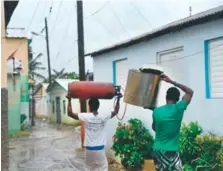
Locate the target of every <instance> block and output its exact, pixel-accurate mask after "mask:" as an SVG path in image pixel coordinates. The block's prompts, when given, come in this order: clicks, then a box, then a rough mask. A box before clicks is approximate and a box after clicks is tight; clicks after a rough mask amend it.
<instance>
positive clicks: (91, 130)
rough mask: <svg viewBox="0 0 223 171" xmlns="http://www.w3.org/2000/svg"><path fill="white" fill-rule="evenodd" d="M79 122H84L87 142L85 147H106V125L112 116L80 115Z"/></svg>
mask: <svg viewBox="0 0 223 171" xmlns="http://www.w3.org/2000/svg"><path fill="white" fill-rule="evenodd" d="M78 117H79V120H81V121H84V128H85V140H84V145H85V146H87V147H95V146H102V145H106V136H105V125H106V123H107V120H108V119H110V118H111V114H110V115H102V114H100V113H98V115H96V116H95V115H94V114H93V113H79V114H78Z"/></svg>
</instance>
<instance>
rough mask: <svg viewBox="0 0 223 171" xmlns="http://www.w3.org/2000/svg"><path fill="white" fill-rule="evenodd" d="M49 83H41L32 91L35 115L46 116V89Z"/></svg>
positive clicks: (47, 102) (47, 103)
mask: <svg viewBox="0 0 223 171" xmlns="http://www.w3.org/2000/svg"><path fill="white" fill-rule="evenodd" d="M48 85H49V84H47V83H41V84H40V85H39V86H38V87H37V89H36V90H35V92H34V97H35V115H36V117H44V118H48V117H49V115H48V113H47V106H48V105H49V101H48V95H47V92H46V89H47V87H48Z"/></svg>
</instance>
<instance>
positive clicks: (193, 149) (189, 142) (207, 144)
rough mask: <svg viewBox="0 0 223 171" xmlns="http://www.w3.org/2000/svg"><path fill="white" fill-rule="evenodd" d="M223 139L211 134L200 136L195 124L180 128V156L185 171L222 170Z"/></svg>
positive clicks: (199, 129)
mask: <svg viewBox="0 0 223 171" xmlns="http://www.w3.org/2000/svg"><path fill="white" fill-rule="evenodd" d="M222 143H223V138H222V137H218V136H216V135H214V134H212V133H209V134H202V129H201V127H200V126H199V125H198V123H197V122H191V123H190V124H188V125H186V124H183V125H182V127H181V136H180V155H181V159H182V162H183V164H184V169H185V171H195V170H204V171H205V170H207V171H210V170H213V171H222V170H223V167H222V166H223V165H222V163H223V158H222V156H223V154H222V153H223V152H222V151H223V149H222Z"/></svg>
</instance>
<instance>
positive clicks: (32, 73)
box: [29, 53, 46, 80]
mask: <svg viewBox="0 0 223 171" xmlns="http://www.w3.org/2000/svg"><path fill="white" fill-rule="evenodd" d="M42 55H43V54H42V53H40V54H38V55H37V56H36V57H35V58H34V59H32V60H30V61H29V78H31V79H36V78H37V79H41V80H45V79H46V78H45V77H44V76H43V75H41V74H39V73H38V72H37V71H43V70H45V69H46V68H45V67H43V66H42V65H43V64H42V62H39V61H38V59H39V58H40V57H41V56H42Z"/></svg>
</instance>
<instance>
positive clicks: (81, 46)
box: [77, 0, 86, 148]
mask: <svg viewBox="0 0 223 171" xmlns="http://www.w3.org/2000/svg"><path fill="white" fill-rule="evenodd" d="M77 34H78V63H79V76H80V81H85V59H84V23H83V2H82V0H77ZM80 104H81V112H86V100H80ZM83 143H84V123H83V122H82V123H81V145H82V148H83V146H84V144H83Z"/></svg>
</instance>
